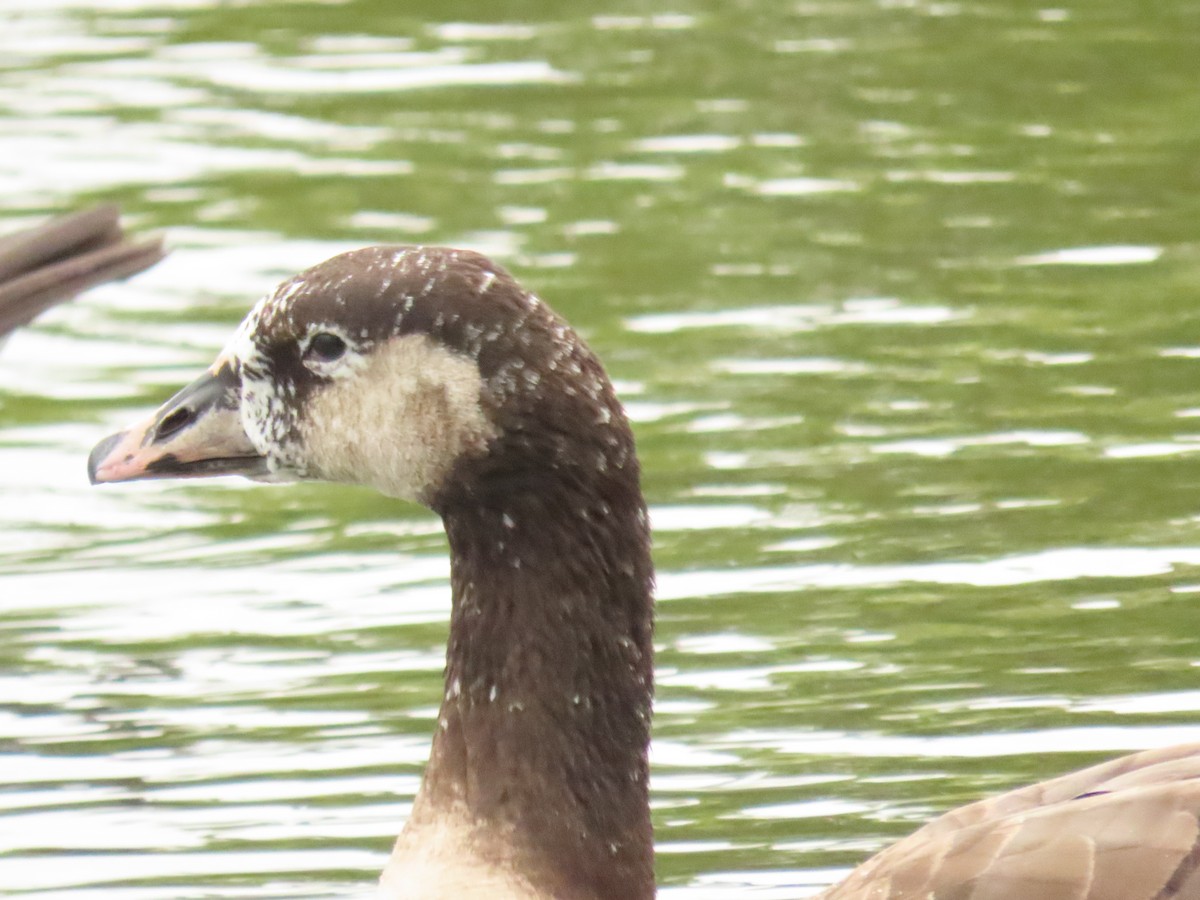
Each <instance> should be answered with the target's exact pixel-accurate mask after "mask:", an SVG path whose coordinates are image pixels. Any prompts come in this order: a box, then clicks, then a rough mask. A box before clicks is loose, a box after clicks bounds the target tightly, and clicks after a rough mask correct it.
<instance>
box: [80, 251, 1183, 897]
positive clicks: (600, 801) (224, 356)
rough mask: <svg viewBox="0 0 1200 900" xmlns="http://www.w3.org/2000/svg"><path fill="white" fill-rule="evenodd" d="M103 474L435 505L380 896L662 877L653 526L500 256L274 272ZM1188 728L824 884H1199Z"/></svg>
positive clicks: (606, 401)
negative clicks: (435, 577)
mask: <svg viewBox="0 0 1200 900" xmlns="http://www.w3.org/2000/svg"><path fill="white" fill-rule="evenodd" d="M89 474H90V476H91V478H92V480H93V481H94V482H116V481H128V480H134V479H141V478H173V477H201V476H209V475H221V474H240V475H245V476H247V477H251V478H255V479H259V480H266V481H294V480H306V479H316V480H327V481H334V482H344V483H348V482H353V483H360V484H365V485H369V486H371V487H373V488H375V489H376V490H378V491H379V492H380V493H382V494H384V495H387V496H391V497H396V498H400V499H403V500H409V501H414V502H417V503H421V504H424V505H425V506H427V507H429V508H430V509H432V510H433V511H434V512H435V513H437V514H438V515H439V516H441V518H442V520H443V523H444V524H445V527H446V533H447V537H448V539H449V544H450V553H451V591H452V608H451V621H450V636H449V641H448V647H447V657H446V670H445V693H444V695H443V699H442V704H441V709H440V712H439V716H438V721H437V725H436V727H435V730H434V736H433V744H432V750H431V753H430V759H429V764H428V766H427V768H426V771H425V774H424V777H423V779H422V784H421V787H420V790H419V791H418V793H417V797H416V799H415V801H414V804H413V810H412V814H411V816H410V818H409V820H408V822H407V823H406V824H405V826H404V828H403V831H402V832H401V834H400V837H399V838H398V839H397V841H396V844H395V847H394V850H393V852H392V856H391V858H390V859H389V861H388V863H387V865H386V867H385V870H384V872H383V875H382V879H381V882H380V892H381V895H382V896H383V897H386V898H390V900H400V898H405V900H433V898H450V900H463V898H475V897H479V898H493V900H509V898H511V900H550V898H561V900H645V898H650V897H652V896H653V895H654V892H655V888H654V876H653V836H652V832H651V827H650V816H649V796H648V766H647V751H648V747H649V739H650V709H651V703H652V695H653V674H652V646H651V636H652V609H653V601H652V590H653V569H652V565H651V561H650V534H649V525H648V520H647V515H646V508H645V502H644V500H643V497H642V492H641V488H640V484H639V472H638V462H637V457H636V454H635V451H634V444H633V437H632V434H631V432H630V429H629V426H628V423H627V421H626V419H625V415H624V412H623V410H622V408H621V405H620V403H619V402H618V400H617V398H616V395H615V393H614V391H613V389H612V385H611V383H610V382H609V380H608V378H607V376H606V375H605V373H604V370H603V368H602V366H601V365H600V363H599V361H598V360H597V359H596V357H595V356H594V354H593V353H592V352H591V351H590V350H589V349H588V348H587V346H586V345H585V344H584V343H583V341H582V340H580V339H579V337H578V336H577V335H576V334H575V332H574V331H573V330H572V329H571V328H570V326H569V325H568V324H567V323H566V322H565V321H563V320H562V319H561V318H560V317H559V316H557V315H556V314H555V313H554V312H553V311H551V310H550V309H549V308H548V307H547V306H546V305H545V304H544V303H542V302H541V301H540V300H539V299H538V298H537V297H535V296H534V295H532V294H530V293H529V292H527V291H525V290H524V289H523V288H521V287H520V285H518V284H517V282H516V281H515V280H514V279H513V278H512V277H511V276H510V275H509V274H508V273H507V272H505V271H504V270H503V269H502V268H500V267H499V266H497V265H496V264H494V263H492V262H491V261H489V260H488V259H486V258H484V257H482V256H479V255H478V254H474V253H470V252H467V251H460V250H451V249H442V248H420V247H374V248H368V249H365V250H359V251H354V252H352V253H348V254H343V255H341V256H337V257H334V258H333V259H331V260H328V261H326V262H325V263H322V264H320V265H318V266H316V267H314V268H312V269H309V270H307V271H306V272H303V273H301V274H299V275H297V276H296V277H295V278H293V279H291V280H289V281H287V282H284V283H283V284H282V285H280V286H279V287H278V288H277V289H276V290H275V291H274V292H273V293H272V294H270V295H268V296H267V297H266V298H264V299H263V300H262V301H260V303H259V304H258V305H257V306H256V307H255V308H254V309H253V310H252V311H251V313H250V314H249V316H248V317H247V318H246V320H245V321H244V322H243V323H242V325H241V327H240V328H239V329H238V331H237V333H236V334H235V336H234V337H233V339H232V340H231V342H230V343H229V345H228V346H227V347H226V349H225V350H224V351H223V352H222V353H221V354H220V355H219V356H218V358H217V360H216V361H215V362H214V363H213V365H212V366H211V367H210V369H209V370H208V371H207V372H206V373H205V374H204V375H202V376H201V377H200V378H199V379H197V380H196V381H195V382H193V383H192V384H191V385H189V386H187V387H185V388H184V389H183V390H181V391H180V392H179V393H178V394H176V395H175V397H173V398H172V399H171V400H169V401H167V403H166V404H164V405H163V406H162V407H161V408H160V409H159V410H158V411H157V412H155V413H154V414H152V415H151V416H150V417H149V418H148V419H146V420H145V421H143V422H141V423H139V424H137V425H135V426H133V427H132V428H130V429H128V430H127V431H124V432H121V433H119V434H115V435H113V436H111V437H109V438H107V439H105V440H104V441H102V442H101V443H100V444H98V445H97V446H96V448H95V450H93V452H92V455H91V458H90V459H89ZM1198 812H1200V746H1188V747H1177V748H1170V749H1167V750H1157V751H1148V752H1145V753H1140V754H1134V755H1132V756H1126V757H1123V758H1120V759H1117V760H1113V761H1111V762H1108V763H1105V764H1103V765H1100V766H1096V767H1093V768H1091V769H1086V770H1083V771H1081V772H1077V773H1073V774H1071V775H1067V776H1063V777H1062V778H1058V779H1055V780H1052V781H1048V782H1043V783H1041V784H1038V785H1034V786H1032V787H1028V788H1023V789H1020V790H1017V791H1013V792H1010V793H1008V794H1004V795H1001V796H999V797H996V798H993V799H990V800H985V801H982V802H980V803H976V804H973V805H971V806H967V807H964V808H962V809H960V810H956V811H954V812H951V813H948V814H946V815H945V816H942V817H941V818H939V819H936V820H934V821H933V822H931V823H929V824H928V825H926V826H925V827H924V828H922V829H921V830H919V831H917V832H916V833H915V834H913V835H912V836H911V837H909V838H907V839H905V840H903V841H900V842H899V843H897V844H896V845H894V846H893V847H891V848H889V849H886V850H884V851H883V852H881V853H880V854H878V855H877V856H875V857H874V858H872V859H870V860H868V861H867V862H866V863H864V864H863V865H862V866H860V867H859V868H858V869H856V870H855V871H854V872H853V873H852V874H851V875H850V876H849V877H848V878H847V879H846V880H845V881H844V882H843V883H841V884H840V885H837V886H835V887H832V888H830V889H829V890H828V891H826V892H825V893H824V894H822V895H821V896H822V897H824V898H826V900H868V898H869V900H929V898H936V900H992V898H997V900H998V898H1011V900H1109V898H1112V900H1116V898H1121V900H1136V898H1146V900H1152V898H1186V900H1200V875H1198V874H1197V866H1198V864H1200V843H1198V840H1197V839H1198V836H1200V834H1198V833H1200V825H1198V818H1197V815H1198Z"/></svg>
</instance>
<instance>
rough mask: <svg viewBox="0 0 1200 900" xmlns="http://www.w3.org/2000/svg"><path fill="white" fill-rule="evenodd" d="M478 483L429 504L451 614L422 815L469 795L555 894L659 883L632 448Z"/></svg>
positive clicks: (639, 505) (636, 894) (647, 570)
mask: <svg viewBox="0 0 1200 900" xmlns="http://www.w3.org/2000/svg"><path fill="white" fill-rule="evenodd" d="M472 480H473V481H474V484H475V487H474V488H472V489H471V490H470V491H469V496H462V497H459V498H458V499H457V500H455V499H454V498H452V497H443V498H442V501H441V502H439V503H438V504H437V506H438V511H439V512H440V513H441V514H442V516H443V519H444V521H445V524H446V531H447V535H448V536H449V540H450V548H451V558H452V575H451V577H452V585H453V611H452V614H451V625H450V640H449V648H448V652H447V664H446V694H445V699H444V700H443V703H442V708H441V714H440V716H439V728H438V731H437V733H436V735H435V737H434V743H433V751H432V754H431V757H430V761H429V766H428V769H427V770H426V773H425V779H424V782H423V785H422V788H421V796H420V797H419V799H418V803H417V805H416V808H415V809H414V819H415V818H417V817H418V816H419V815H420V816H424V815H430V816H436V815H437V810H438V809H439V808H442V809H445V808H449V807H451V806H455V805H457V806H458V807H459V808H462V807H464V806H465V808H466V809H467V811H468V814H469V816H470V818H471V820H472V821H473V822H475V823H477V824H478V825H479V826H480V827H481V829H483V830H485V831H488V832H491V833H497V834H503V835H507V837H506V838H505V839H504V843H505V847H504V852H505V853H506V854H510V855H511V858H512V864H513V865H515V866H517V867H518V868H520V869H521V870H522V871H523V872H524V874H525V875H526V876H527V877H529V878H530V880H531V881H533V882H534V884H535V886H537V887H538V888H539V889H542V890H544V891H546V893H547V894H548V895H550V896H555V897H570V898H577V897H578V898H607V897H622V898H631V900H638V898H650V897H653V895H654V874H653V839H652V834H651V827H650V819H649V802H648V784H647V781H648V771H647V751H648V746H649V739H650V711H651V701H652V692H653V659H652V654H653V648H652V644H651V639H652V600H651V592H652V583H653V570H652V567H651V562H650V552H649V526H648V523H647V519H646V511H645V505H644V502H643V500H642V495H641V491H640V489H639V487H638V475H637V467H636V462H633V463H631V464H629V465H625V466H622V467H619V468H618V469H616V470H614V471H612V472H610V473H608V474H606V475H602V476H600V477H597V476H596V474H595V473H591V475H590V477H588V478H586V479H585V478H573V477H571V476H570V473H569V472H563V471H558V472H554V473H551V474H549V475H547V474H544V473H543V474H529V475H524V476H523V475H519V474H517V475H514V474H511V473H510V474H508V475H506V476H504V477H500V476H497V475H496V474H495V473H492V475H491V476H490V477H486V478H484V479H482V483H484V484H485V485H486V486H485V487H483V488H480V487H479V485H480V483H481V480H480V479H472Z"/></svg>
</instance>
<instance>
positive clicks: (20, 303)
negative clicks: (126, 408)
mask: <svg viewBox="0 0 1200 900" xmlns="http://www.w3.org/2000/svg"><path fill="white" fill-rule="evenodd" d="M165 252H166V251H165V250H164V249H163V246H162V241H161V239H158V238H150V239H146V240H138V241H134V240H128V239H127V238H126V236H125V233H124V231H123V230H122V229H121V223H120V218H119V213H118V210H117V208H116V207H115V206H112V205H106V206H97V207H94V208H92V209H88V210H84V211H83V212H78V213H72V214H70V215H66V216H61V217H59V218H57V219H52V220H50V221H49V222H46V223H45V224H43V225H39V226H37V227H35V228H30V229H26V230H23V231H18V232H16V233H15V234H9V235H4V236H3V237H0V338H3V336H4V335H6V334H8V333H9V332H11V331H12V330H13V329H15V328H18V327H19V326H21V325H24V324H25V323H26V322H29V321H31V320H32V319H33V318H34V317H35V316H37V315H38V314H39V313H41V312H43V311H45V310H47V309H49V308H50V307H51V306H54V305H55V304H57V303H61V302H63V301H64V300H69V299H71V298H72V297H74V296H75V295H76V294H78V293H79V292H80V291H83V290H86V289H87V288H90V287H93V286H95V285H97V284H101V283H103V282H105V281H113V280H115V279H118V278H126V277H128V276H130V275H133V274H134V273H136V272H140V271H141V270H142V269H145V268H148V267H150V266H152V265H154V263H156V262H158V261H159V260H160V259H162V258H163V256H164V255H165Z"/></svg>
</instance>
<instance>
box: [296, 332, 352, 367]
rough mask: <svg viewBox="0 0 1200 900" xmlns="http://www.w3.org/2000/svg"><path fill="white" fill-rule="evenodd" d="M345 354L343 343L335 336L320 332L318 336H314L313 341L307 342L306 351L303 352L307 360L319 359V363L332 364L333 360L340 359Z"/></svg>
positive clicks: (344, 344)
mask: <svg viewBox="0 0 1200 900" xmlns="http://www.w3.org/2000/svg"><path fill="white" fill-rule="evenodd" d="M345 352H346V342H345V341H343V340H342V339H341V338H340V337H338V336H337V335H336V334H330V333H329V332H328V331H322V332H321V333H320V334H317V335H314V336H313V339H312V340H311V341H309V342H308V349H307V350H306V351H304V355H305V356H307V357H308V358H309V359H319V360H321V362H333V361H334V360H335V359H341V357H342V355H343V354H344V353H345Z"/></svg>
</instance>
